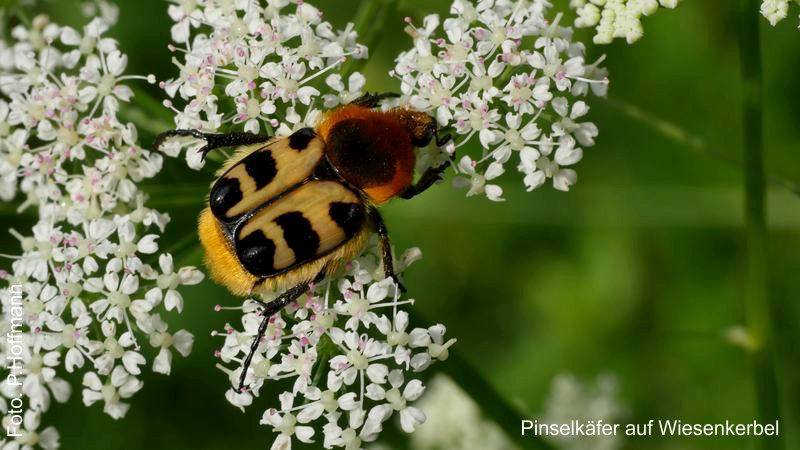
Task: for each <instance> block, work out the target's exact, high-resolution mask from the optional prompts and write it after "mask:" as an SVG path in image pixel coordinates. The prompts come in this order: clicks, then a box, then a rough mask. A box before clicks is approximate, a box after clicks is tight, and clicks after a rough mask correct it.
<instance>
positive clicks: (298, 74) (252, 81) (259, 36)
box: [160, 0, 367, 168]
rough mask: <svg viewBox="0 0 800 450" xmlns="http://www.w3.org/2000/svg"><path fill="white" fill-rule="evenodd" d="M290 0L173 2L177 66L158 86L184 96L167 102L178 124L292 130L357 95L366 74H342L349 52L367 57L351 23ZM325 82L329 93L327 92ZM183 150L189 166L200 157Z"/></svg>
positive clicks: (171, 94)
mask: <svg viewBox="0 0 800 450" xmlns="http://www.w3.org/2000/svg"><path fill="white" fill-rule="evenodd" d="M291 3H292V5H291V7H290V6H289V5H290V2H289V1H285V0H280V1H277V0H269V1H266V2H254V1H248V2H224V1H192V0H190V1H182V2H180V5H178V4H171V5H170V6H169V14H170V17H171V18H172V19H173V20H174V21H175V25H174V26H173V27H172V39H173V41H174V42H175V43H174V45H172V44H171V45H170V49H171V50H172V51H173V52H175V54H176V57H175V58H173V62H174V64H175V65H176V66H177V67H178V69H179V71H180V72H179V75H178V76H177V77H175V78H173V79H170V80H167V81H165V82H162V83H161V84H160V85H161V87H162V88H164V89H165V91H166V93H167V94H168V96H169V97H170V98H171V99H179V100H180V102H178V101H173V100H166V101H165V105H166V106H168V107H169V108H172V109H173V111H174V112H175V124H176V126H177V127H178V128H184V129H196V130H203V131H214V130H217V129H219V128H220V127H223V126H224V127H225V128H226V129H236V128H240V129H243V130H244V131H249V132H251V133H266V134H269V135H288V134H290V133H291V132H292V131H295V130H297V129H299V128H302V127H305V126H312V125H313V124H314V123H315V121H316V119H317V117H318V116H319V113H320V109H321V108H323V107H325V108H331V107H334V106H336V105H338V104H339V103H341V102H348V101H350V100H352V99H354V98H355V97H356V96H357V95H356V93H357V92H360V90H361V88H362V87H363V85H364V77H363V76H362V75H361V74H359V73H354V74H352V75H350V77H349V78H348V79H347V80H343V79H342V77H341V74H339V73H337V71H338V70H339V69H340V68H341V66H342V63H343V62H344V61H345V60H346V59H347V58H366V56H367V48H366V47H364V46H363V45H360V44H358V43H357V42H356V33H355V31H353V26H352V24H350V25H348V26H347V27H346V28H345V29H344V30H336V31H335V30H334V29H333V27H332V26H331V24H330V23H328V22H325V21H323V20H322V17H323V16H322V13H321V12H320V11H319V10H318V9H316V8H314V7H313V6H312V5H310V4H308V3H305V2H297V3H296V4H294V2H291ZM288 9H293V11H292V12H288V11H287V10H288ZM320 88H321V89H328V90H329V92H330V93H329V94H327V95H325V97H324V98H323V97H322V96H320ZM177 103H181V104H182V106H181V107H180V109H178V106H177ZM173 148H174V149H175V151H176V152H177V151H178V150H179V148H178V147H173ZM186 155H187V158H188V159H189V165H190V166H192V167H195V168H197V167H200V166H201V165H202V164H203V163H202V161H201V159H200V158H199V154H198V153H197V152H192V151H189V152H187V153H186Z"/></svg>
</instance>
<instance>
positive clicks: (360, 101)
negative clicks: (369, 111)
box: [350, 92, 400, 108]
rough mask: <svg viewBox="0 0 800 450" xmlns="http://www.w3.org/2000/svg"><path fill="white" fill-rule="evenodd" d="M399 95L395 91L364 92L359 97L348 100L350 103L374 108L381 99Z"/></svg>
mask: <svg viewBox="0 0 800 450" xmlns="http://www.w3.org/2000/svg"><path fill="white" fill-rule="evenodd" d="M395 97H400V94H397V93H395V92H384V93H382V94H370V93H369V92H367V93H364V94H363V95H362V96H361V97H358V98H357V99H355V100H353V101H352V102H350V104H351V105H358V106H363V107H365V108H375V107H377V106H378V105H380V104H381V101H383V100H384V99H387V98H395Z"/></svg>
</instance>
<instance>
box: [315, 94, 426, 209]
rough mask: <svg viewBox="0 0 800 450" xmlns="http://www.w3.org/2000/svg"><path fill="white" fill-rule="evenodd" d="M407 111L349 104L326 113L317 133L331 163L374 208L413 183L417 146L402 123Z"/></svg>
mask: <svg viewBox="0 0 800 450" xmlns="http://www.w3.org/2000/svg"><path fill="white" fill-rule="evenodd" d="M404 111H405V110H403V109H401V108H396V109H392V110H389V111H376V110H374V109H371V108H366V107H363V106H358V105H353V104H349V105H345V106H342V107H339V108H336V109H333V110H331V111H329V112H327V113H326V114H325V116H323V118H322V121H321V122H320V124H319V126H318V127H317V130H316V132H317V135H319V136H320V137H321V138H322V139H323V141H325V143H326V154H327V156H328V159H329V161H331V163H332V164H333V165H334V167H335V168H336V169H337V171H338V172H339V173H340V175H341V176H342V177H344V178H345V179H346V180H347V181H348V182H350V183H351V184H353V185H354V186H356V187H357V188H359V189H360V190H361V191H362V192H363V193H364V194H365V195H366V196H367V197H368V198H369V199H370V200H371V202H372V203H374V204H382V203H385V202H387V201H388V200H390V199H391V198H392V197H394V196H396V195H398V194H400V193H402V192H403V191H404V190H405V189H406V188H408V187H409V186H410V185H411V182H412V180H413V173H414V159H415V157H414V146H413V144H412V139H411V136H410V134H409V131H408V129H407V128H406V127H405V126H404V123H403V122H402V120H401V115H402V114H404ZM384 172H386V173H391V175H390V176H385V177H384V176H381V175H382V173H384Z"/></svg>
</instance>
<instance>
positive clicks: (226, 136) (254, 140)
mask: <svg viewBox="0 0 800 450" xmlns="http://www.w3.org/2000/svg"><path fill="white" fill-rule="evenodd" d="M174 137H193V138H197V139H202V140H204V141H206V145H204V146H203V147H202V148H200V150H198V151H199V152H201V153H202V154H203V159H205V157H206V155H207V154H208V153H209V152H210V151H211V150H215V149H218V148H222V147H237V146H240V145H249V144H258V143H261V142H267V141H268V140H270V139H272V137H271V136H265V135H262V134H252V133H222V134H220V133H203V132H202V131H198V130H170V131H165V132H163V133H161V134H159V135H158V136H156V140H155V142H153V148H154V149H156V150H158V148H159V147H161V145H162V144H163V143H164V142H165V141H166V140H167V139H171V138H174Z"/></svg>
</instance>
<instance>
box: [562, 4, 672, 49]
mask: <svg viewBox="0 0 800 450" xmlns="http://www.w3.org/2000/svg"><path fill="white" fill-rule="evenodd" d="M680 1H681V0H571V1H570V3H569V5H570V7H571V8H573V9H575V12H576V13H577V15H578V17H577V18H575V26H576V27H578V28H586V27H595V33H596V34H595V35H594V38H593V40H594V43H595V44H610V43H611V42H612V41H613V40H614V39H615V38H623V39H625V40H626V41H627V42H628V44H633V43H634V42H636V41H638V40H639V38H641V37H642V36H643V35H644V29H643V28H642V22H641V17H642V16H650V15H652V14H655V12H656V11H658V10H659V6H661V7H662V8H675V7H676V6H678V3H680Z"/></svg>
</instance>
